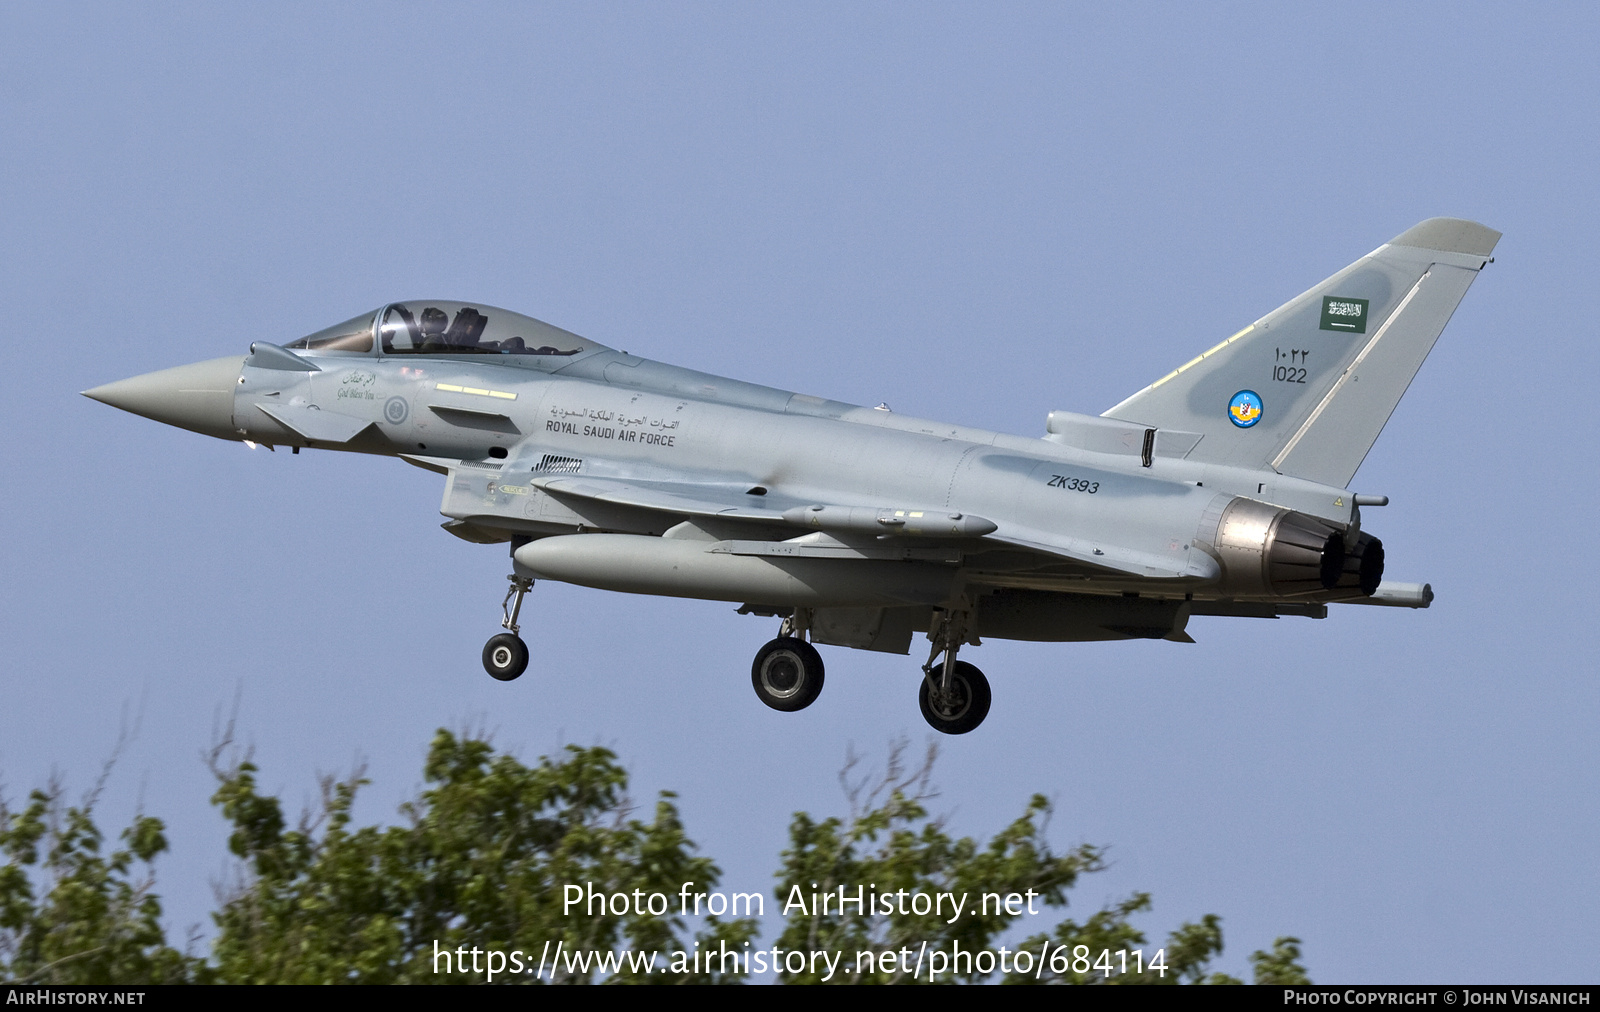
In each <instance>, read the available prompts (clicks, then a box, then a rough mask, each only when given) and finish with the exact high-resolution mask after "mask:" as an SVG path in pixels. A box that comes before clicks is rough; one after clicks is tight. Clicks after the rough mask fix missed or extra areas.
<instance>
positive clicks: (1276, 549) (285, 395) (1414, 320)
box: [85, 218, 1500, 734]
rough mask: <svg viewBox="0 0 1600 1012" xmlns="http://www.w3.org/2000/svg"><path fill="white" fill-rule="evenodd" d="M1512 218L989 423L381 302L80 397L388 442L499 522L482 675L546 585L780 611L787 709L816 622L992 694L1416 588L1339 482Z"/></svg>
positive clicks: (188, 425) (1400, 247) (809, 693)
mask: <svg viewBox="0 0 1600 1012" xmlns="http://www.w3.org/2000/svg"><path fill="white" fill-rule="evenodd" d="M1499 238H1500V233H1499V232H1496V231H1494V230H1492V229H1489V228H1486V227H1484V226H1483V225H1479V224H1477V223H1475V222H1470V221H1463V220H1459V219H1451V218H1433V219H1430V220H1428V221H1424V222H1422V223H1421V224H1418V225H1416V226H1415V227H1413V228H1411V229H1408V230H1407V231H1405V232H1403V233H1402V234H1400V235H1399V236H1397V237H1396V238H1394V239H1393V240H1391V241H1390V242H1388V243H1386V244H1384V245H1382V246H1380V247H1378V248H1377V249H1376V250H1374V251H1373V252H1372V253H1369V254H1368V255H1366V256H1364V257H1362V258H1361V259H1359V260H1357V261H1356V262H1355V263H1353V264H1351V265H1350V266H1349V267H1346V268H1345V269H1344V270H1342V271H1340V272H1338V273H1337V274H1335V275H1333V276H1332V277H1330V278H1328V279H1327V280H1326V281H1324V282H1322V283H1321V284H1319V285H1317V286H1316V287H1314V288H1312V289H1311V290H1310V291H1308V292H1306V293H1305V294H1303V295H1300V296H1297V297H1296V298H1293V299H1291V300H1290V301H1288V302H1287V303H1285V304H1284V305H1283V306H1281V307H1279V308H1278V309H1275V310H1273V311H1272V312H1270V313H1268V314H1267V315H1266V316H1263V317H1262V318H1260V319H1259V320H1257V321H1255V322H1254V323H1252V324H1250V325H1249V326H1247V327H1244V328H1243V329H1241V330H1239V331H1238V332H1237V333H1235V334H1233V335H1232V336H1231V337H1228V338H1226V339H1224V340H1222V341H1220V342H1218V343H1217V344H1216V345H1215V346H1214V347H1211V348H1209V349H1207V350H1205V351H1204V352H1201V353H1200V354H1198V355H1196V356H1195V357H1194V358H1193V359H1191V360H1189V361H1187V362H1185V363H1183V364H1182V365H1180V366H1178V368H1176V369H1173V370H1172V371H1171V372H1169V373H1167V374H1166V375H1164V376H1162V377H1160V378H1159V379H1157V380H1156V381H1155V382H1154V383H1151V384H1150V385H1149V386H1147V387H1145V388H1144V389H1143V390H1140V391H1139V392H1137V393H1135V394H1134V395H1133V396H1131V397H1129V398H1127V399H1126V400H1123V401H1122V402H1121V403H1119V404H1117V405H1116V406H1114V407H1112V408H1110V409H1109V410H1107V411H1105V412H1104V413H1103V414H1100V415H1083V414H1074V413H1072V412H1069V411H1051V412H1050V413H1049V415H1048V417H1047V418H1046V420H1045V426H1044V428H1045V434H1044V435H1043V436H1042V437H1037V438H1035V437H1025V436H1017V435H1008V434H1006V433H1000V432H989V431H985V430H982V429H976V428H969V427H966V426H962V425H953V424H949V423H945V422H934V421H928V420H926V419H922V418H912V417H908V416H905V415H901V414H897V413H895V412H892V411H889V410H887V409H886V408H885V407H884V406H882V405H880V406H879V407H877V408H868V407H860V406H857V405H853V404H845V403H841V402H839V401H834V400H828V399H826V398H822V397H814V396H811V395H808V394H801V393H792V392H790V391H787V390H780V389H776V388H773V387H768V386H758V385H755V384H752V383H744V382H739V381H737V380H729V379H723V378H721V377H718V376H712V375H709V374H706V373H702V372H696V371H694V370H692V369H684V368H679V367H677V366H671V365H666V364H664V363H661V362H654V361H651V360H649V359H645V358H639V357H637V356H634V355H630V354H628V353H627V352H624V351H615V350H613V349H611V348H607V347H604V346H602V345H600V344H597V343H595V342H593V341H590V340H587V339H585V338H581V337H579V336H577V335H576V334H572V333H568V332H567V331H565V330H561V329H559V328H557V327H554V326H551V325H550V324H547V323H541V322H540V321H538V320H535V319H532V318H530V317H527V316H522V315H519V314H517V313H512V312H507V311H505V310H501V309H495V308H493V307H490V306H483V305H474V304H469V303H464V302H453V301H446V300H439V299H418V300H410V301H406V302H396V303H392V304H390V305H386V306H383V307H381V308H379V309H377V310H374V311H372V312H369V313H362V314H361V315H360V316H357V317H355V318H354V319H352V320H349V321H348V322H345V323H341V324H339V325H337V326H333V327H329V328H327V329H326V330H321V331H318V332H316V333H314V334H311V335H309V336H307V337H302V338H300V339H299V340H297V341H291V342H288V343H286V344H273V343H270V342H267V341H257V342H255V343H254V344H252V345H250V353H249V354H248V355H245V356H238V355H235V356H232V357H227V358H218V359H214V360H212V361H208V362H199V363H195V364H193V365H185V366H179V367H177V368H174V369H167V370H163V371H161V372H154V373H149V374H147V375H143V376H136V377H133V378H131V379H125V380H121V381H119V382H115V383H110V384H107V385H105V386H101V387H97V388H95V389H93V390H89V391H86V392H85V396H88V397H92V398H94V399H95V400H97V401H102V402H104V403H106V404H110V405H112V406H114V407H118V408H121V409H123V410H125V411H130V412H133V413H135V414H139V415H143V416H145V417H147V418H153V419H155V420H157V421H161V422H166V423H167V424H170V425H176V426H180V427H182V428H185V429H190V430H193V431H195V432H200V433H204V434H206V435H210V436H216V437H217V438H219V439H228V440H235V441H242V442H247V443H251V444H258V445H266V446H269V447H277V446H286V447H290V448H292V449H293V451H294V452H296V453H298V452H299V451H300V449H301V448H316V449H323V450H348V451H352V452H357V453H378V454H386V455H390V456H396V457H399V458H400V459H402V460H405V461H407V462H409V463H411V464H415V465H417V466H419V467H422V468H426V469H428V470H430V471H435V472H437V473H439V474H441V475H443V476H444V478H445V488H444V500H443V504H442V506H441V507H440V512H441V513H442V514H443V515H444V516H445V517H447V518H448V519H447V520H446V522H445V523H444V528H445V530H447V531H449V532H450V533H452V534H454V535H456V536H457V537H460V538H463V539H464V540H466V541H469V542H475V543H479V544H508V545H509V546H510V553H511V559H512V570H513V572H512V573H511V574H510V576H508V577H507V579H508V580H509V587H508V589H507V591H506V595H505V598H504V600H503V601H502V603H501V613H502V620H501V623H500V624H501V626H502V627H503V629H504V630H505V631H504V632H502V633H500V634H498V635H496V636H494V637H493V638H492V639H490V640H489V642H488V643H487V644H486V645H485V647H484V649H483V664H484V667H485V668H486V669H487V671H488V672H489V674H490V675H492V676H494V677H495V678H498V679H501V680H504V681H509V680H511V679H514V678H516V677H517V676H519V675H521V674H522V673H523V671H524V669H526V667H527V665H528V647H527V645H526V644H525V643H524V641H523V640H522V639H521V637H520V636H519V632H520V626H519V616H520V612H521V607H522V601H523V596H524V595H525V594H526V593H527V592H528V591H529V590H530V589H531V588H532V587H533V585H534V581H535V580H553V581H560V582H565V583H574V584H579V585H581V586H585V587H597V588H601V589H604V590H613V591H622V592H626V593H634V594H661V595H668V596H674V597H687V598H700V599H705V600H712V601H727V602H733V603H737V604H739V605H740V607H739V612H740V613H741V614H748V615H759V616H764V617H767V618H769V619H777V620H778V621H779V623H780V625H779V629H778V635H777V637H776V638H775V639H773V640H772V641H771V642H769V643H767V644H766V645H765V646H763V647H762V648H761V649H760V650H759V651H757V653H756V656H755V661H754V663H753V664H752V666H751V675H750V678H751V683H752V684H753V686H754V688H755V692H756V695H757V696H758V697H759V698H760V700H761V701H762V702H763V703H765V704H766V705H767V706H770V707H772V708H773V709H776V710H785V711H794V710H802V709H804V708H805V707H807V706H809V705H810V704H811V703H812V702H814V701H815V700H816V699H817V696H818V693H820V692H821V691H822V686H823V671H824V669H823V662H822V657H821V655H820V654H819V653H818V652H817V649H816V646H817V645H819V644H820V645H828V646H841V647H854V648H856V649H861V650H878V651H886V652H890V653H899V654H906V653H909V652H910V651H911V647H912V640H913V637H914V636H915V635H916V634H919V633H921V634H925V635H926V637H927V639H928V641H929V643H930V644H931V645H930V648H929V651H928V655H927V656H928V659H927V662H926V663H924V664H923V665H922V666H921V670H920V672H919V674H920V677H919V678H918V679H917V693H918V701H919V704H920V706H921V710H922V714H923V716H924V717H925V718H926V719H927V721H928V723H929V724H931V725H932V726H933V727H934V728H935V729H937V730H939V731H942V732H944V733H947V734H962V733H965V732H968V731H971V730H972V729H973V728H976V727H977V726H978V725H979V724H981V723H982V722H983V719H984V717H985V716H986V715H987V713H988V711H989V704H990V689H989V682H988V680H987V679H986V678H985V677H984V675H983V673H982V672H981V671H979V670H978V668H977V667H975V666H973V665H972V664H970V663H968V662H967V661H964V660H959V659H958V655H959V654H960V652H961V651H962V649H963V648H964V647H967V646H976V645H978V644H979V642H980V639H981V638H983V637H989V638H996V639H1017V640H1043V641H1054V642H1079V641H1089V640H1120V639H1166V640H1173V641H1177V642H1180V643H1181V642H1193V640H1192V639H1191V638H1190V636H1189V634H1188V632H1187V631H1186V628H1187V625H1188V622H1189V620H1190V619H1191V618H1192V617H1194V616H1197V615H1220V616H1240V617H1255V618H1273V617H1277V616H1286V615H1295V616H1304V617H1308V618H1318V619H1320V618H1324V617H1326V615H1327V613H1328V606H1329V605H1330V604H1358V605H1382V606H1388V607H1400V608H1426V607H1427V606H1428V605H1429V603H1430V602H1431V601H1432V599H1433V591H1432V589H1431V587H1430V586H1429V585H1427V584H1419V583H1394V582H1389V581H1385V580H1384V579H1383V575H1384V547H1383V544H1382V542H1380V541H1379V540H1378V539H1377V538H1376V537H1374V536H1373V535H1372V534H1370V533H1368V532H1367V531H1366V530H1364V529H1363V523H1362V514H1361V508H1362V507H1364V506H1365V507H1373V506H1382V505H1385V504H1386V503H1387V502H1388V499H1387V498H1386V497H1385V496H1382V495H1375V494H1367V493H1358V492H1355V491H1353V490H1352V489H1350V488H1349V487H1348V486H1349V484H1350V482H1351V480H1352V478H1353V477H1354V475H1355V473H1356V470H1357V468H1358V467H1359V466H1360V465H1361V462H1362V460H1363V459H1364V458H1365V457H1366V455H1367V451H1368V450H1369V449H1370V448H1371V447H1372V445H1373V442H1374V441H1375V440H1376V439H1377V437H1378V434H1379V432H1380V431H1382V429H1383V426H1384V424H1385V423H1386V422H1387V421H1388V419H1389V415H1390V414H1391V412H1393V410H1394V408H1395V405H1396V404H1397V403H1398V402H1399V400H1400V397H1401V395H1402V394H1404V393H1405V390H1406V388H1407V386H1408V385H1409V384H1410V382H1411V379H1412V377H1413V376H1415V375H1416V372H1417V370H1418V368H1420V367H1421V365H1422V361H1423V359H1424V358H1425V357H1426V356H1427V354H1428V352H1429V351H1430V350H1431V349H1432V347H1433V345H1434V342H1435V340H1436V339H1437V338H1438V336H1439V333H1440V332H1441V331H1442V330H1443V328H1444V325H1445V323H1446V322H1448V321H1449V319H1450V316H1451V314H1452V313H1453V312H1454V311H1455V308H1456V306H1457V304H1458V303H1459V302H1460V301H1461V299H1462V297H1463V296H1464V295H1465V294H1466V291H1467V288H1468V286H1470V285H1471V284H1472V281H1473V279H1474V278H1475V277H1477V274H1478V271H1480V270H1482V269H1483V267H1484V266H1485V265H1487V264H1488V263H1490V262H1491V259H1492V258H1491V254H1492V253H1493V251H1494V247H1495V243H1496V242H1497V241H1498V240H1499Z"/></svg>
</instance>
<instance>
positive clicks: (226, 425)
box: [83, 355, 244, 439]
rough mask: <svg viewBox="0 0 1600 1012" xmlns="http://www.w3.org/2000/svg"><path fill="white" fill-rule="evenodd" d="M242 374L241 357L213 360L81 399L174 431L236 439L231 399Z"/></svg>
mask: <svg viewBox="0 0 1600 1012" xmlns="http://www.w3.org/2000/svg"><path fill="white" fill-rule="evenodd" d="M243 368H244V356H242V355H235V356H231V357H229V358H214V359H212V360H211V361H209V362H195V363H194V364H192V365H180V366H178V367H177V368H174V369H162V370H161V371H160V372H147V373H145V374H144V375H143V376H134V377H131V378H129V379H125V380H118V381H117V382H115V383H107V384H106V385H105V386H103V387H95V388H94V389H93V390H85V391H84V392H83V396H85V397H90V398H93V399H94V400H97V401H99V402H100V403H102V404H109V405H111V406H112V407H114V408H121V409H122V410H124V411H131V412H133V413H134V414H136V415H143V416H144V417H146V418H154V419H155V420H156V421H158V422H166V423H167V424H168V425H176V426H178V427H179V428H180V429H189V430H191V431H193V432H203V433H205V434H206V435H208V436H216V437H218V438H219V439H238V438H239V434H238V433H237V432H236V431H234V427H233V394H234V389H235V388H236V387H237V386H238V385H239V373H240V371H241V370H242V369H243Z"/></svg>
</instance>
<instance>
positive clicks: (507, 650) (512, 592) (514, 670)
mask: <svg viewBox="0 0 1600 1012" xmlns="http://www.w3.org/2000/svg"><path fill="white" fill-rule="evenodd" d="M506 579H508V580H510V581H511V589H509V590H507V591H506V597H505V600H503V601H501V602H500V612H501V614H502V615H503V616H504V617H503V618H501V620H500V625H501V626H502V627H503V628H506V629H509V630H511V631H510V632H503V633H500V634H499V635H497V636H491V637H489V642H487V643H485V644H484V645H483V670H485V671H487V672H489V674H490V675H492V676H493V677H495V678H498V679H499V680H500V681H502V682H509V681H511V680H512V679H513V678H516V677H517V676H518V675H520V674H522V673H523V672H524V671H526V670H528V644H526V643H524V642H522V637H520V636H518V635H517V633H518V632H520V631H521V630H522V627H521V626H519V625H518V624H517V616H518V615H520V614H522V595H524V594H526V593H527V592H528V588H530V587H532V586H533V580H532V579H531V578H529V577H526V576H517V575H515V574H512V575H511V576H508V577H506ZM513 597H515V598H516V603H515V604H513V603H512V598H513Z"/></svg>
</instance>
